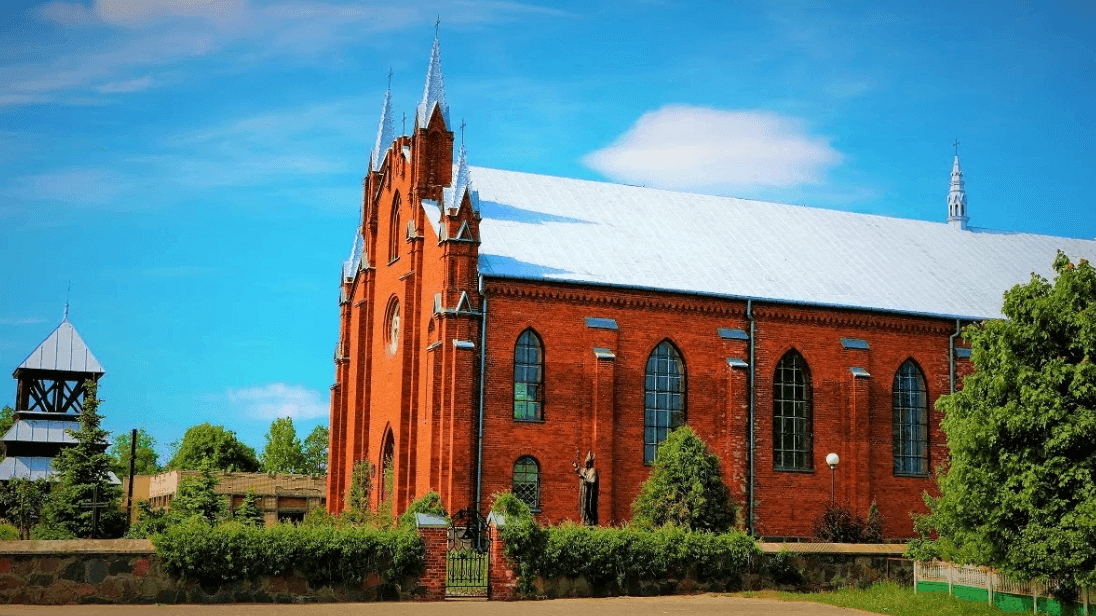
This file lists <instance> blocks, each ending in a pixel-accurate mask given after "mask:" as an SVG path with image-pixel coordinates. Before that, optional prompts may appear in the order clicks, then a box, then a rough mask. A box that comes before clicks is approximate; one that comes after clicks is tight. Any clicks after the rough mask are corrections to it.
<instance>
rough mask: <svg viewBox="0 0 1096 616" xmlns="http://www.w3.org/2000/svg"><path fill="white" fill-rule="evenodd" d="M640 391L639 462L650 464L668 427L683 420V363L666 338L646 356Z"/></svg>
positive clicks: (677, 425)
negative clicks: (641, 446)
mask: <svg viewBox="0 0 1096 616" xmlns="http://www.w3.org/2000/svg"><path fill="white" fill-rule="evenodd" d="M644 390H645V396H644V403H643V406H644V412H643V462H644V463H651V462H654V460H655V453H656V452H657V451H658V445H659V443H661V442H662V441H664V440H666V435H667V434H669V433H670V430H673V429H674V428H677V427H679V426H681V425H682V424H684V423H685V365H684V364H683V363H682V362H681V355H680V354H679V353H678V352H677V349H675V348H674V345H672V344H670V342H669V341H668V340H667V341H663V342H662V343H661V344H659V345H658V346H657V347H655V350H654V351H652V352H651V356H650V357H649V358H647V379H646V383H645V385H644Z"/></svg>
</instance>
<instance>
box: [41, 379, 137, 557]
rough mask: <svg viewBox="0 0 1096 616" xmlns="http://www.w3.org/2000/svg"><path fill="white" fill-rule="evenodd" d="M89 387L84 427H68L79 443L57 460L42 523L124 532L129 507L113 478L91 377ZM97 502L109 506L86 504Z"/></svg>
mask: <svg viewBox="0 0 1096 616" xmlns="http://www.w3.org/2000/svg"><path fill="white" fill-rule="evenodd" d="M84 387H85V388H86V390H87V393H86V394H85V395H84V403H83V407H82V409H81V411H80V428H79V429H77V430H69V431H68V433H69V434H70V435H72V437H73V438H74V439H76V443H75V444H74V445H72V446H71V447H66V448H65V449H62V450H61V453H60V454H59V455H58V456H57V457H56V458H54V459H53V469H54V471H55V472H56V473H57V474H56V477H57V484H56V485H55V486H54V488H53V489H52V491H51V492H50V495H49V498H48V499H47V500H46V504H45V506H44V507H43V509H42V525H43V526H45V529H44V531H48V532H49V533H57V534H59V535H64V534H65V533H68V534H71V535H72V536H74V537H92V536H93V535H94V536H96V537H119V536H121V534H122V531H123V530H124V529H125V525H126V519H125V512H124V511H122V510H121V509H120V508H119V507H118V501H119V499H120V498H121V495H122V489H121V487H120V486H119V485H118V484H112V483H111V482H110V456H109V455H107V453H106V449H107V444H108V442H107V431H106V430H104V429H103V428H102V427H100V423H101V421H102V418H101V416H100V415H99V399H98V397H97V396H96V394H97V388H96V384H95V382H94V381H87V382H86V383H85V385H84ZM92 503H106V506H105V507H100V508H92V507H88V506H85V505H89V504H92ZM96 519H97V520H98V524H96Z"/></svg>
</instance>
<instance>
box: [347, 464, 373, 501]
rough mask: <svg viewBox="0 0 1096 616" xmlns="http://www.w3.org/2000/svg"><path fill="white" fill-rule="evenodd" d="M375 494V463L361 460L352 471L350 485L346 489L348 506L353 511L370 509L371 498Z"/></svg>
mask: <svg viewBox="0 0 1096 616" xmlns="http://www.w3.org/2000/svg"><path fill="white" fill-rule="evenodd" d="M372 494H373V465H372V464H371V463H370V462H369V460H359V461H358V462H355V463H354V468H353V469H352V470H351V471H350V485H349V486H347V489H346V506H347V508H348V509H349V510H350V511H352V512H359V513H362V512H366V511H369V499H370V497H371V496H372Z"/></svg>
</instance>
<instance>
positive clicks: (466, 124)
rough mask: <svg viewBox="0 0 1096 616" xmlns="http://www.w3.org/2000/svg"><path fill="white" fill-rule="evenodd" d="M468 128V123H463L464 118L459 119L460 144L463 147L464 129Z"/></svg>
mask: <svg viewBox="0 0 1096 616" xmlns="http://www.w3.org/2000/svg"><path fill="white" fill-rule="evenodd" d="M465 126H468V123H467V122H465V121H464V118H461V119H460V143H461V145H464V127H465Z"/></svg>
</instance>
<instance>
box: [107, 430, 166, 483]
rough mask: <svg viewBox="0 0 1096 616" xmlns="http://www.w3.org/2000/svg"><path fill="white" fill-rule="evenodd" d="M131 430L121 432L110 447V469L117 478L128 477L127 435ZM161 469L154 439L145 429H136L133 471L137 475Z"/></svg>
mask: <svg viewBox="0 0 1096 616" xmlns="http://www.w3.org/2000/svg"><path fill="white" fill-rule="evenodd" d="M131 434H132V432H123V433H122V434H120V435H119V436H118V438H117V439H116V440H115V441H114V445H112V446H111V448H110V458H111V463H110V467H111V470H112V471H114V474H115V475H118V477H119V478H122V477H129V452H130V445H129V437H130V435H131ZM161 470H162V467H161V466H160V454H158V453H156V439H154V438H152V435H151V434H149V433H148V432H147V431H145V429H144V428H141V429H139V430H137V459H136V464H135V465H134V472H136V473H137V474H138V475H155V474H156V473H159V472H160V471H161Z"/></svg>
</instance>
